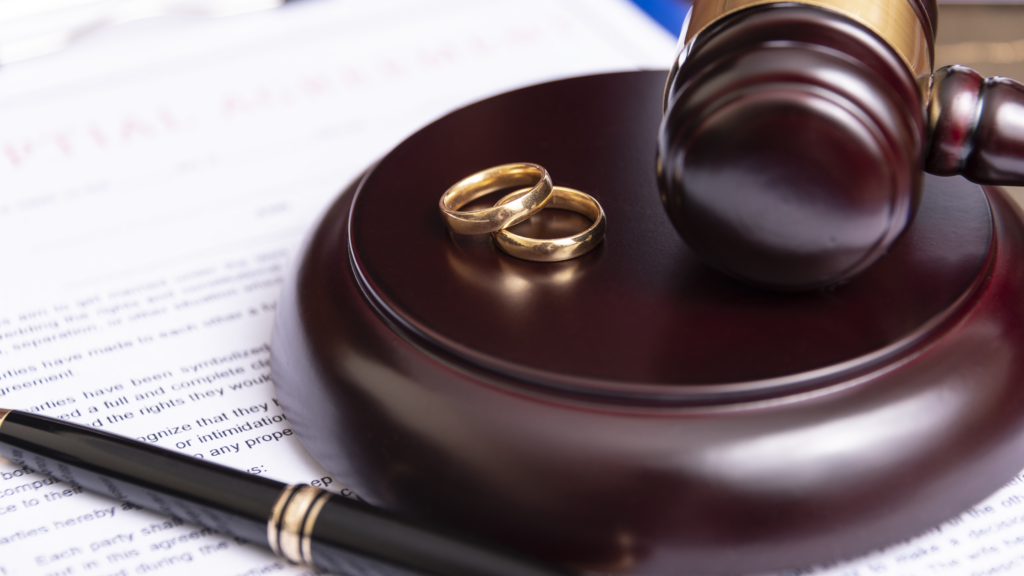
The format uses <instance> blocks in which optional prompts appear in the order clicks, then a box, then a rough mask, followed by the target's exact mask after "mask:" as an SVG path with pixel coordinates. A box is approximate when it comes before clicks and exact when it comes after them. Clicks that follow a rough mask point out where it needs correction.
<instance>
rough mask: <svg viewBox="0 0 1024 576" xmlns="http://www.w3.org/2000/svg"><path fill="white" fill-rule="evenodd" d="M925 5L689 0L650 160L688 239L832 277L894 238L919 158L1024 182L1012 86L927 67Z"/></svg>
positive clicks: (933, 25)
mask: <svg viewBox="0 0 1024 576" xmlns="http://www.w3.org/2000/svg"><path fill="white" fill-rule="evenodd" d="M937 15H938V12H937V7H936V4H935V2H934V0H797V1H796V2H766V1H765V0H695V2H694V6H693V9H692V11H691V13H690V15H689V16H688V18H687V21H686V24H684V28H683V34H682V38H681V42H680V50H679V54H678V57H677V59H676V61H675V63H674V65H673V67H672V70H671V72H670V74H669V78H668V82H667V85H666V88H665V96H664V110H665V111H664V117H663V120H662V124H661V127H660V132H659V137H658V160H657V172H658V182H659V187H660V189H661V195H662V201H663V203H664V204H665V207H666V209H667V211H668V214H669V216H670V218H671V220H672V222H673V224H674V225H675V227H676V228H677V229H678V231H679V233H680V234H681V235H682V237H683V239H684V240H685V241H686V243H687V244H688V245H689V246H690V247H691V248H692V249H693V250H694V251H696V252H697V253H698V254H700V255H701V257H702V258H703V259H704V261H705V262H707V263H708V264H710V265H711V266H713V267H715V268H717V269H719V270H721V271H722V272H725V273H726V274H728V275H731V276H733V277H735V278H738V279H740V280H743V281H746V282H749V283H751V284H754V285H757V286H761V287H766V288H771V289H777V290H804V289H814V288H822V287H828V286H834V285H838V284H841V283H844V282H847V281H849V280H850V279H851V278H853V277H854V276H855V275H856V274H858V273H859V272H861V271H863V270H864V269H866V268H867V267H868V266H870V265H871V264H872V263H873V262H875V261H876V260H878V259H879V258H881V257H883V256H884V255H885V254H886V252H887V250H888V249H889V247H890V246H891V245H892V244H893V242H895V241H896V240H897V239H898V238H899V236H900V233H901V232H902V231H903V230H904V228H905V227H906V226H907V225H908V224H909V223H910V221H911V220H912V218H913V215H914V210H915V207H916V205H917V203H918V201H919V199H920V195H921V185H922V179H923V171H927V172H929V173H932V174H936V175H941V176H953V175H962V176H964V177H966V178H967V179H969V180H971V181H973V182H976V183H979V184H993V185H999V184H1010V185H1013V184H1018V185H1019V184H1021V183H1024V86H1022V85H1021V84H1020V83H1018V82H1016V81H1013V80H1010V79H1007V78H1001V77H992V78H983V77H982V76H981V75H979V74H978V73H977V72H975V71H974V70H972V69H970V68H967V67H964V66H947V67H945V68H942V69H940V70H938V71H935V72H934V73H933V62H934V42H935V35H936V32H937V22H938V20H937ZM955 225H956V223H955V222H950V227H951V228H953V229H954V233H955Z"/></svg>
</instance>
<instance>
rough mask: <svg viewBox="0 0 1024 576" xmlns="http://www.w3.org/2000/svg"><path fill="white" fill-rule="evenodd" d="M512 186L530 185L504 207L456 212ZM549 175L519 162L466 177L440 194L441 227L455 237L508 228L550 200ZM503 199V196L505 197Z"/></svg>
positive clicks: (534, 212)
mask: <svg viewBox="0 0 1024 576" xmlns="http://www.w3.org/2000/svg"><path fill="white" fill-rule="evenodd" d="M513 186H531V188H529V189H527V190H525V191H521V192H523V194H521V195H520V196H517V197H516V198H514V199H513V200H510V201H509V202H507V203H506V204H504V205H500V206H499V205H498V204H501V203H500V202H499V203H498V204H495V205H494V206H493V207H491V208H486V209H484V210H473V211H469V212H460V211H459V208H462V207H463V206H465V205H466V204H468V203H469V202H472V201H473V200H476V199H477V198H480V197H481V196H486V195H487V194H490V193H491V192H496V191H498V190H501V189H503V188H511V187H513ZM551 188H552V185H551V176H550V175H548V171H547V170H545V169H544V167H543V166H538V165H537V164H528V163H525V162H519V163H516V164H502V165H500V166H495V167H493V168H488V169H487V170H482V171H480V172H477V173H476V174H473V175H471V176H467V177H465V178H463V179H462V180H459V181H458V182H456V183H455V185H454V186H452V187H451V188H449V189H448V190H447V191H445V193H444V194H443V195H441V201H440V202H439V206H440V208H441V217H442V218H443V219H444V223H445V225H447V226H448V228H450V229H451V231H452V232H457V233H459V234H484V233H487V232H494V231H495V230H501V229H502V228H508V227H509V226H513V225H515V224H518V223H520V222H522V221H523V220H526V219H527V218H529V217H530V216H533V215H534V214H536V213H537V212H540V211H541V210H542V209H543V208H544V206H546V205H547V203H548V202H549V201H550V200H551ZM506 198H507V196H506Z"/></svg>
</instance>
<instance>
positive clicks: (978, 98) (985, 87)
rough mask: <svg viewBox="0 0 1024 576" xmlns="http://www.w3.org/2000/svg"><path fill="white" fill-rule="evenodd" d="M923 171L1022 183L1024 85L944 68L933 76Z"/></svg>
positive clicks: (964, 69)
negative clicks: (929, 120) (929, 122)
mask: <svg viewBox="0 0 1024 576" xmlns="http://www.w3.org/2000/svg"><path fill="white" fill-rule="evenodd" d="M930 113H931V115H932V120H931V134H930V138H929V140H930V142H929V149H928V153H927V155H926V158H925V169H926V170H928V171H929V172H931V173H933V174H940V175H946V176H949V175H955V174H963V175H964V176H966V177H967V178H969V179H971V180H972V181H974V182H980V183H983V184H1010V185H1017V186H1019V185H1022V184H1024V85H1021V83H1020V82H1017V81H1015V80H1011V79H1009V78H999V77H996V78H984V77H982V76H981V74H978V73H977V72H975V71H974V70H971V69H970V68H967V67H966V66H946V67H944V68H942V69H941V70H938V71H937V72H936V73H935V75H934V77H933V78H932V88H931V103H930Z"/></svg>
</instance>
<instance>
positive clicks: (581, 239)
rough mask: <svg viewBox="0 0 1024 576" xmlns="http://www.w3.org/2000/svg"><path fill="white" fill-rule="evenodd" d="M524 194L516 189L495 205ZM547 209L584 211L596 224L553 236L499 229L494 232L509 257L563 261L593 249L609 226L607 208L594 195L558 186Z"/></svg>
mask: <svg viewBox="0 0 1024 576" xmlns="http://www.w3.org/2000/svg"><path fill="white" fill-rule="evenodd" d="M525 193H526V191H525V190H517V191H516V192H513V193H511V194H509V195H508V196H505V197H504V198H502V199H501V200H498V203H497V204H495V206H500V205H501V204H502V203H504V202H512V201H515V199H516V198H517V197H518V196H520V195H522V194H525ZM547 208H556V209H560V210H570V211H572V212H576V213H578V214H582V215H584V216H586V217H587V218H589V219H590V220H592V221H593V224H591V225H590V227H589V228H587V229H586V230H584V231H583V232H580V233H579V234H575V235H573V236H567V237H565V238H554V239H541V238H527V237H526V236H520V235H518V234H513V233H512V232H509V231H508V230H498V231H495V232H492V233H491V237H492V238H494V242H495V244H497V245H498V248H500V249H501V250H502V251H503V252H505V253H506V254H508V255H509V256H515V257H516V258H521V259H523V260H532V261H534V262H561V261H563V260H569V259H572V258H576V257H579V256H582V255H584V254H586V253H587V252H590V251H591V250H593V249H594V247H596V246H597V245H598V244H600V243H601V241H602V240H603V239H604V233H605V227H606V219H605V215H604V209H603V208H601V205H600V204H599V203H598V202H597V200H595V199H594V197H593V196H591V195H589V194H585V193H583V192H580V191H579V190H573V189H572V188H565V187H563V186H555V188H554V191H553V192H552V194H551V202H550V204H548V205H547Z"/></svg>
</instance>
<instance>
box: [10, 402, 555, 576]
mask: <svg viewBox="0 0 1024 576" xmlns="http://www.w3.org/2000/svg"><path fill="white" fill-rule="evenodd" d="M0 456H2V457H4V458H6V459H7V460H10V461H11V462H13V463H15V464H17V465H19V466H27V467H28V468H30V469H32V470H35V471H37V472H40V473H43V474H46V475H49V476H52V477H54V478H56V479H58V480H62V481H64V482H67V483H68V484H70V485H72V486H81V487H82V488H84V489H86V490H90V491H92V492H96V493H98V494H103V495H105V496H110V497H113V498H116V499H118V500H122V501H125V502H130V503H132V504H134V505H136V506H139V507H141V508H145V509H148V510H153V511H155V512H160V513H163V514H166V515H168V516H173V517H175V518H180V519H182V520H185V521H188V522H192V523H194V524H198V525H200V526H205V527H207V528H210V529H212V530H216V531H218V532H222V533H225V534H228V535H231V536H235V537H237V538H240V539H242V540H246V541H248V542H253V543H263V544H265V545H266V546H268V547H269V548H270V549H272V550H273V551H274V552H275V553H277V554H278V555H280V556H283V557H284V558H285V559H287V560H289V561H291V562H294V563H297V564H307V565H310V566H315V567H317V568H321V569H324V570H327V571H329V572H340V573H345V574H350V575H361V574H381V575H405V574H433V575H437V576H556V575H557V576H565V575H567V574H569V572H567V571H565V570H562V569H559V568H555V567H551V566H547V565H544V564H541V563H539V562H536V561H533V560H529V559H526V558H523V557H521V556H518V555H516V554H512V553H509V552H504V551H499V550H496V549H494V548H492V547H490V546H484V545H480V544H477V543H474V542H471V541H469V540H467V539H465V538H462V537H457V536H452V535H449V534H445V533H442V532H439V531H437V530H433V529H431V528H428V527H425V526H420V525H417V524H415V523H413V522H410V521H408V520H405V519H402V518H399V517H397V516H395V515H394V514H390V513H388V512H386V511H384V510H381V509H379V508H376V507H373V506H370V505H368V504H365V503H363V502H360V501H357V500H353V499H351V498H345V497H343V496H337V495H334V494H331V493H330V492H326V491H324V490H321V489H319V488H315V487H313V486H309V485H304V484H303V485H285V484H283V483H281V482H277V481H274V480H270V479H268V478H264V477H261V476H256V475H252V474H248V473H246V472H241V471H238V470H234V469H231V468H228V467H226V466H221V465H219V464H212V463H210V462H205V461H203V460H197V459H195V458H192V457H190V456H185V455H182V454H178V453H176V452H171V451H170V450H165V449H163V448H157V447H155V446H151V445H149V444H145V443H142V442H138V441H136V440H131V439H128V438H124V437H121V436H116V435H114V434H109V433H107V432H102V431H99V430H95V429H92V428H90V427H87V426H80V425H78V424H72V423H69V422H65V421H63V420H57V419H54V418H48V417H46V416H39V415H37V414H31V413H27V412H20V411H17V410H4V409H0Z"/></svg>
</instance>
